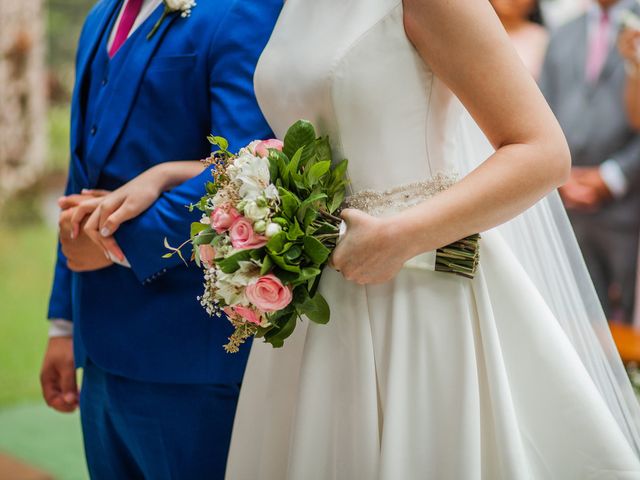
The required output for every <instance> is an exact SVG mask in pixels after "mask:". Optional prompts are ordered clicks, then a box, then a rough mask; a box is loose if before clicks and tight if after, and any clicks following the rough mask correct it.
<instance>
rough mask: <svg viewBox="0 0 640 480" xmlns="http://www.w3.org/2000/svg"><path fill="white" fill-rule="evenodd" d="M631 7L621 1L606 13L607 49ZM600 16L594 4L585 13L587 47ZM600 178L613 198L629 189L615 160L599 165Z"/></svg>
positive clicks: (626, 2) (596, 5) (614, 41)
mask: <svg viewBox="0 0 640 480" xmlns="http://www.w3.org/2000/svg"><path fill="white" fill-rule="evenodd" d="M632 5H633V1H632V0H622V1H620V2H618V3H616V4H614V5H612V6H611V7H609V9H608V13H609V18H610V19H611V29H610V32H609V43H610V45H609V48H611V49H613V48H616V41H617V38H618V33H619V29H620V25H621V22H622V16H623V14H624V12H625V11H626V10H628V9H629V8H631V6H632ZM601 16H602V8H601V7H600V5H599V4H597V3H595V2H594V3H593V4H592V5H591V8H590V9H589V11H588V13H587V21H588V32H587V35H588V38H587V45H590V44H591V40H592V38H593V35H596V32H597V31H598V25H599V23H600V17H601ZM621 95H622V93H621ZM600 176H601V177H602V180H603V181H604V183H605V184H606V185H607V187H608V188H609V191H610V192H611V194H612V195H613V197H614V198H620V197H623V196H624V195H625V194H626V193H627V190H628V189H629V185H628V182H627V177H626V176H625V174H624V172H623V171H622V168H620V165H619V164H618V162H616V161H615V160H613V159H608V160H605V161H604V162H603V163H602V164H601V165H600Z"/></svg>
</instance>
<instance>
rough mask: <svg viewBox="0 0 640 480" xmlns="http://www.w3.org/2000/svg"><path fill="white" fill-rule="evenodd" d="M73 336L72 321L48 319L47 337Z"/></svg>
mask: <svg viewBox="0 0 640 480" xmlns="http://www.w3.org/2000/svg"><path fill="white" fill-rule="evenodd" d="M56 337H73V322H70V321H69V320H63V319H61V318H54V319H52V320H50V321H49V338H56Z"/></svg>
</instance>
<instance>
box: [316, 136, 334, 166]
mask: <svg viewBox="0 0 640 480" xmlns="http://www.w3.org/2000/svg"><path fill="white" fill-rule="evenodd" d="M316 156H317V158H318V160H321V161H322V160H331V158H333V154H332V152H331V144H330V143H329V138H328V137H322V138H319V139H318V140H316Z"/></svg>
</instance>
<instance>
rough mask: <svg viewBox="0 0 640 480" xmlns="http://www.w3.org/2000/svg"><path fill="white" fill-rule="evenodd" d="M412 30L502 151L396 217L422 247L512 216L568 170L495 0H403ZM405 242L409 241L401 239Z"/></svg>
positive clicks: (562, 146) (402, 234)
mask: <svg viewBox="0 0 640 480" xmlns="http://www.w3.org/2000/svg"><path fill="white" fill-rule="evenodd" d="M403 5H404V24H405V31H406V33H407V36H408V38H409V39H410V40H411V42H412V43H413V45H414V46H415V47H416V49H417V51H418V53H419V54H420V56H421V57H422V59H423V60H424V62H425V63H426V64H427V65H428V66H429V67H430V68H431V70H433V72H434V74H435V75H436V76H437V77H438V78H439V80H440V81H442V82H444V83H445V84H446V85H447V86H448V87H449V88H450V89H451V90H452V91H453V93H454V94H455V95H456V96H457V97H458V98H459V99H460V101H461V102H462V103H463V104H464V105H465V107H466V108H467V110H468V111H469V113H470V114H471V116H472V117H473V118H474V119H475V121H476V123H477V124H478V125H479V126H480V128H481V129H482V130H483V132H484V133H485V135H486V136H487V138H488V139H489V141H490V142H491V143H492V145H494V146H495V148H496V153H495V154H494V155H492V156H491V157H490V158H489V159H487V160H486V161H485V162H484V163H483V164H481V166H479V167H478V168H477V169H476V170H475V171H473V172H472V173H471V174H469V175H468V176H467V177H465V178H464V179H463V180H462V181H460V182H459V183H458V184H456V185H454V186H453V187H451V188H450V189H449V190H447V191H445V192H443V193H442V194H440V195H437V196H435V197H433V198H431V199H430V200H428V201H426V202H424V203H423V204H421V205H417V206H415V207H413V208H411V209H409V210H407V211H405V212H403V213H401V214H399V215H397V216H396V217H395V218H394V219H393V220H392V221H393V222H395V225H393V228H391V229H389V230H390V231H391V232H399V233H398V235H399V236H398V237H397V238H400V239H410V241H409V242H407V243H410V245H407V250H406V252H407V253H406V254H407V255H409V254H413V255H415V254H418V253H421V252H425V251H431V250H434V249H436V248H439V247H442V246H444V245H448V244H450V243H452V242H455V241H458V240H460V239H462V238H464V237H466V236H469V235H472V234H475V233H479V232H483V231H486V230H488V229H490V228H492V227H494V226H496V225H499V224H501V223H504V222H505V221H507V220H509V219H511V218H513V217H515V216H516V215H518V214H519V213H521V212H522V211H524V210H526V209H527V208H528V207H530V206H531V205H533V204H534V203H535V202H536V201H537V200H539V199H540V198H542V197H543V196H544V195H546V194H547V193H548V192H550V191H551V190H553V189H554V188H556V187H558V186H559V185H560V184H562V183H563V182H564V181H565V180H566V178H567V177H568V175H569V171H570V155H569V150H568V147H567V143H566V140H565V138H564V135H563V134H562V131H561V129H560V126H559V125H558V122H557V120H556V119H555V118H554V116H553V113H552V112H551V109H550V108H549V106H548V105H547V103H546V102H545V100H544V97H543V96H542V94H541V93H540V90H539V89H538V88H537V86H536V84H535V82H534V80H533V79H532V77H531V75H530V73H529V72H528V71H527V70H526V68H525V67H524V66H523V64H522V62H521V61H520V59H519V58H518V55H517V53H516V51H515V50H514V48H513V45H512V43H511V41H510V39H509V37H508V36H507V35H506V33H505V31H504V28H502V25H500V22H499V20H498V18H497V17H496V15H495V11H494V10H493V8H492V7H491V5H490V3H489V2H469V1H466V0H403ZM400 247H401V248H402V247H404V245H401V246H400Z"/></svg>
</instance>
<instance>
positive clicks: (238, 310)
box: [223, 305, 262, 325]
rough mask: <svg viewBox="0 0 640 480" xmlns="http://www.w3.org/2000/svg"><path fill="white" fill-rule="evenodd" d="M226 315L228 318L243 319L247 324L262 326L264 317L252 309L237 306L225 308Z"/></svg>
mask: <svg viewBox="0 0 640 480" xmlns="http://www.w3.org/2000/svg"><path fill="white" fill-rule="evenodd" d="M223 311H224V313H226V314H227V317H241V318H242V319H243V320H244V321H245V322H248V323H254V324H256V325H262V315H261V314H260V313H259V312H257V311H256V310H254V309H253V308H250V307H243V306H242V305H236V306H234V307H224V308H223Z"/></svg>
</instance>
